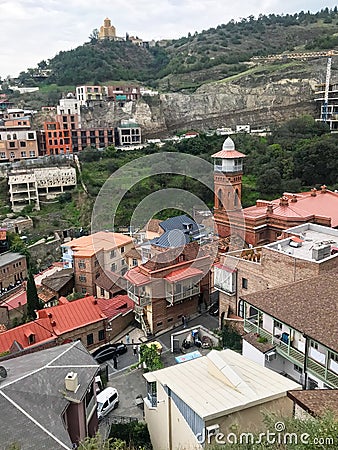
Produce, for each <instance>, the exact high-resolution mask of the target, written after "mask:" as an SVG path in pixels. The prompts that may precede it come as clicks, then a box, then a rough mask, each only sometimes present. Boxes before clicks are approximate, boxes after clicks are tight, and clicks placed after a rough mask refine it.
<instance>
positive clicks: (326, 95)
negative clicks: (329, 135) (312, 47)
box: [322, 51, 332, 123]
mask: <svg viewBox="0 0 338 450" xmlns="http://www.w3.org/2000/svg"><path fill="white" fill-rule="evenodd" d="M331 63H332V51H330V52H328V58H327V65H326V79H325V93H324V103H323V107H322V121H323V122H325V123H326V121H327V116H328V105H329V90H330V79H331Z"/></svg>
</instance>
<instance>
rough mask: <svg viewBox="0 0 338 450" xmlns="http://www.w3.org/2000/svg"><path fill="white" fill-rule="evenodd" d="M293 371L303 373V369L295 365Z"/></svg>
mask: <svg viewBox="0 0 338 450" xmlns="http://www.w3.org/2000/svg"><path fill="white" fill-rule="evenodd" d="M293 370H294V371H295V372H298V373H303V369H302V368H301V367H300V366H297V364H294V365H293Z"/></svg>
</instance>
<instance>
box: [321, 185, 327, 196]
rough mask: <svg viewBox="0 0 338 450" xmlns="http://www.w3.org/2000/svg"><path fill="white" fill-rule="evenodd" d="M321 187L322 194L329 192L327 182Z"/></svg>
mask: <svg viewBox="0 0 338 450" xmlns="http://www.w3.org/2000/svg"><path fill="white" fill-rule="evenodd" d="M320 189H321V191H320V193H321V194H325V193H326V192H327V189H326V186H325V184H323V186H320Z"/></svg>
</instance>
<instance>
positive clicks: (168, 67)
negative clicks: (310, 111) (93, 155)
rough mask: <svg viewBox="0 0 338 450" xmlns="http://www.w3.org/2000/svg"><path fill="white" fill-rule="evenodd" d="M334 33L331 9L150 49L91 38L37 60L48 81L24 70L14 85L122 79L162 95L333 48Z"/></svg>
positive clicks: (337, 26) (235, 25)
mask: <svg viewBox="0 0 338 450" xmlns="http://www.w3.org/2000/svg"><path fill="white" fill-rule="evenodd" d="M337 32H338V11H337V7H335V8H334V9H328V8H325V9H322V10H321V11H319V12H317V13H315V14H313V13H310V12H304V11H301V12H299V13H296V14H293V15H290V14H286V15H282V16H280V15H275V14H269V15H260V16H259V17H258V18H255V17H254V16H250V17H247V18H243V19H241V20H240V21H237V22H235V21H234V20H231V21H230V22H228V23H227V24H220V25H219V26H217V27H216V28H210V29H209V30H204V31H202V32H201V33H197V32H195V33H193V34H192V33H188V36H186V37H181V38H180V39H176V40H168V41H166V43H163V44H161V46H159V45H157V46H155V47H150V48H143V47H139V46H136V45H133V44H132V43H130V42H129V41H125V42H114V41H99V40H97V39H96V38H94V37H91V39H90V42H87V43H85V44H84V45H82V46H79V47H77V48H75V49H73V50H70V51H61V52H60V53H58V54H57V55H56V56H55V57H54V58H51V59H50V60H49V61H48V62H46V61H41V62H40V63H39V64H38V68H37V69H41V70H45V69H46V68H48V69H50V70H51V75H50V77H49V78H47V79H45V80H42V81H41V79H39V78H36V77H35V74H36V72H37V69H28V70H27V71H26V72H22V73H21V74H20V76H19V79H18V81H19V83H20V84H22V85H31V84H32V83H34V84H36V83H37V82H38V83H40V84H42V85H44V84H51V83H55V84H56V85H59V86H62V85H80V84H84V83H94V84H97V83H104V82H108V81H110V80H116V81H117V80H124V81H133V82H135V81H138V82H141V83H144V84H147V85H150V86H154V87H160V88H161V89H162V90H164V91H176V90H179V89H194V88H196V87H198V86H200V85H201V84H202V83H205V82H208V81H212V80H219V79H223V78H226V77H229V76H233V75H236V74H238V73H241V72H243V71H245V70H246V69H247V63H248V62H249V61H250V59H251V58H252V57H255V56H263V57H264V56H267V55H269V54H280V53H283V52H286V53H288V52H293V51H295V52H302V51H309V50H311V51H313V50H315V51H317V50H328V49H333V48H335V47H338V37H337ZM250 64H251V63H250Z"/></svg>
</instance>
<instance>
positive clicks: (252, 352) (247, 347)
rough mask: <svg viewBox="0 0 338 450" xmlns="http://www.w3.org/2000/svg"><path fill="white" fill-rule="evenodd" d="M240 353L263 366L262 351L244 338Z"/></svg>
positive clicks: (263, 356)
mask: <svg viewBox="0 0 338 450" xmlns="http://www.w3.org/2000/svg"><path fill="white" fill-rule="evenodd" d="M242 355H243V356H245V357H246V358H248V359H251V361H255V362H256V363H258V364H259V365H260V366H263V367H264V366H265V355H264V353H262V352H260V351H259V350H258V349H257V348H255V347H254V346H253V345H251V344H250V343H249V342H247V341H246V340H245V339H243V346H242Z"/></svg>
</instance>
